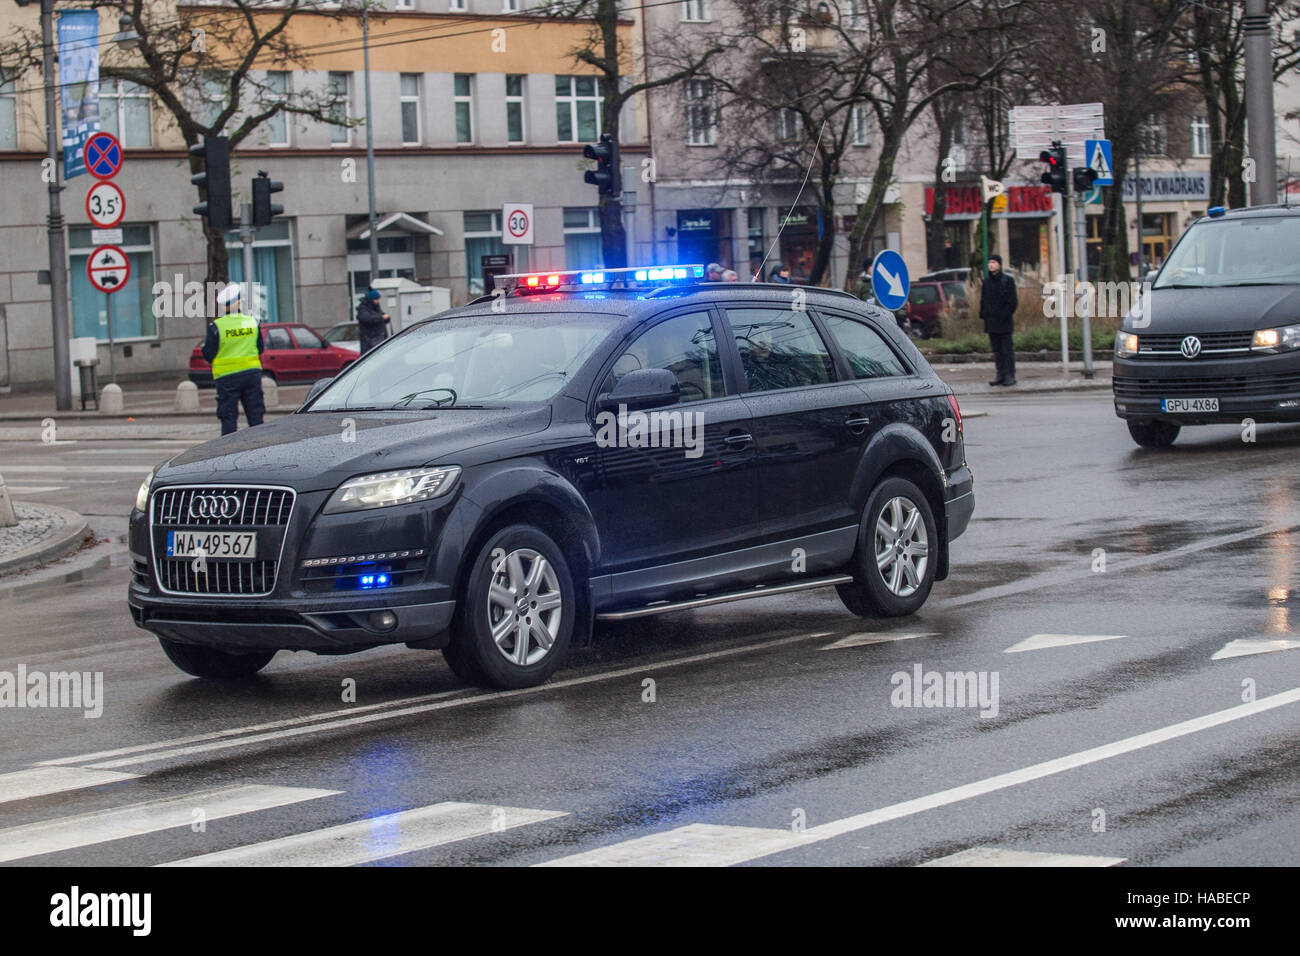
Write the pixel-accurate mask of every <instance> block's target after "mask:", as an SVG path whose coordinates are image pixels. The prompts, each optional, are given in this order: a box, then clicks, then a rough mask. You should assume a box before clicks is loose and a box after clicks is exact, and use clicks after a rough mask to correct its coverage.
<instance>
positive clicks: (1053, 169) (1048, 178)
mask: <svg viewBox="0 0 1300 956" xmlns="http://www.w3.org/2000/svg"><path fill="white" fill-rule="evenodd" d="M1038 158H1039V159H1041V160H1042V161H1043V162H1045V163H1046V164H1047V172H1045V173H1043V176H1042V181H1043V182H1044V183H1045V184H1047V185H1048V186H1051V187H1052V192H1054V193H1060V194H1061V195H1062V196H1064V195H1066V194H1067V193H1068V192H1069V191H1070V190H1069V186H1068V184H1067V180H1066V178H1065V147H1064V146H1058V145H1053V146H1052V148H1051V149H1045V150H1043V151H1042V152H1041V153H1039V154H1038Z"/></svg>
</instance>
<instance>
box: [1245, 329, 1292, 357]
mask: <svg viewBox="0 0 1300 956" xmlns="http://www.w3.org/2000/svg"><path fill="white" fill-rule="evenodd" d="M1250 347H1251V350H1252V351H1255V352H1290V351H1291V350H1292V349H1300V325H1284V326H1282V328H1280V329H1259V330H1257V331H1256V332H1255V338H1254V341H1252V342H1251V343H1250Z"/></svg>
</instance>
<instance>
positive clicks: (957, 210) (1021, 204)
mask: <svg viewBox="0 0 1300 956" xmlns="http://www.w3.org/2000/svg"><path fill="white" fill-rule="evenodd" d="M1006 197H1007V208H1006V211H1005V212H1003V211H1001V210H999V211H997V212H995V213H994V215H996V216H1007V217H1019V216H1050V215H1051V214H1052V190H1051V187H1049V186H1008V187H1007V191H1006ZM983 210H984V204H983V202H982V201H981V200H980V188H979V186H955V185H954V186H949V187H948V189H947V205H946V208H945V210H944V218H945V219H974V218H976V217H978V216H979V215H980V213H981V212H983ZM933 212H934V187H933V186H926V187H925V214H926V215H927V216H929V215H930V214H931V213H933Z"/></svg>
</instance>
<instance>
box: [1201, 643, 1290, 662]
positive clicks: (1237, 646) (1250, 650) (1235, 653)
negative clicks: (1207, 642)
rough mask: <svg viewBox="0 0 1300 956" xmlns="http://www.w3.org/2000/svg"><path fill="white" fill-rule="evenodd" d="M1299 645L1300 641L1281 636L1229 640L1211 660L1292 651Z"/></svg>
mask: <svg viewBox="0 0 1300 956" xmlns="http://www.w3.org/2000/svg"><path fill="white" fill-rule="evenodd" d="M1297 647H1300V641H1290V640H1286V639H1285V638H1280V637H1279V638H1272V639H1269V638H1257V639H1255V640H1236V641H1229V642H1228V643H1227V644H1224V645H1223V646H1222V647H1221V648H1219V649H1218V650H1217V651H1215V652H1214V654H1213V655H1212V656H1211V657H1210V660H1212V661H1221V660H1223V659H1224V658H1225V657H1245V656H1246V655H1248V654H1271V653H1273V652H1274V651H1290V650H1294V649H1295V648H1297Z"/></svg>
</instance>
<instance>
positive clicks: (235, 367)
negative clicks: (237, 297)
mask: <svg viewBox="0 0 1300 956" xmlns="http://www.w3.org/2000/svg"><path fill="white" fill-rule="evenodd" d="M216 326H217V342H218V345H217V357H216V358H215V359H213V360H212V377H213V378H214V379H216V378H221V376H223V375H230V374H231V373H233V372H245V371H247V370H248V369H250V368H261V367H262V362H261V359H259V358H258V357H257V319H255V318H253V316H251V315H243V314H241V313H239V312H231V313H230V314H229V315H223V316H221V318H219V319H217V320H216Z"/></svg>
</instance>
